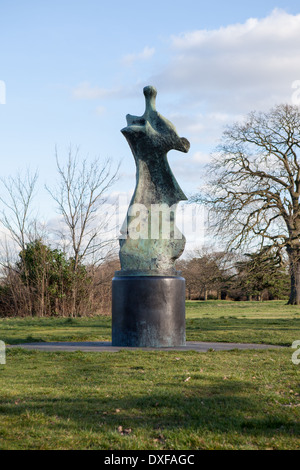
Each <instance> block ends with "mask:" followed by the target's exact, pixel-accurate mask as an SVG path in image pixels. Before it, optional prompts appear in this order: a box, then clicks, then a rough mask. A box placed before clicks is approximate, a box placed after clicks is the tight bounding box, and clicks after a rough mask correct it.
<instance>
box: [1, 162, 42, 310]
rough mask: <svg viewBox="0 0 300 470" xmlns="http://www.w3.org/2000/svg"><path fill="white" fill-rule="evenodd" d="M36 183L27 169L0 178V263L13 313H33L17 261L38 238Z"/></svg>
mask: <svg viewBox="0 0 300 470" xmlns="http://www.w3.org/2000/svg"><path fill="white" fill-rule="evenodd" d="M37 180H38V173H37V171H35V172H34V173H31V172H30V170H29V169H27V170H26V171H25V172H24V173H21V172H18V173H17V174H16V176H9V177H7V178H1V183H2V185H1V191H0V201H1V203H2V207H1V211H0V220H1V223H2V226H3V227H4V229H5V230H4V237H3V238H2V240H1V245H2V246H1V259H0V263H1V266H2V275H3V278H4V279H5V285H6V286H7V287H8V289H9V292H10V293H11V304H12V305H13V308H14V312H15V314H17V313H20V312H22V314H31V313H32V306H33V302H32V296H31V294H30V288H29V279H28V272H27V271H26V270H25V272H24V276H25V280H24V282H21V279H20V276H19V272H18V269H17V268H16V260H17V259H18V254H19V253H22V252H24V250H25V248H26V244H27V243H28V242H30V241H32V240H33V239H34V238H36V237H37V236H38V235H37V231H38V229H37V225H38V223H37V215H36V214H34V209H33V199H34V193H35V188H36V184H37Z"/></svg>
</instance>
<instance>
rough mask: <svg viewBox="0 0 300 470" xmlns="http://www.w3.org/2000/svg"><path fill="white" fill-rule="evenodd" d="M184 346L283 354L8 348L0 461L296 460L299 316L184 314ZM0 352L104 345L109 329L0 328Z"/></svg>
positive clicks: (242, 305)
mask: <svg viewBox="0 0 300 470" xmlns="http://www.w3.org/2000/svg"><path fill="white" fill-rule="evenodd" d="M186 306H187V308H186V310H187V324H186V333H187V340H188V341H212V342H215V341H217V342H218V341H222V342H244V343H265V344H270V345H281V346H283V347H282V348H281V349H269V350H245V351H240V350H239V351H238V350H232V351H218V352H217V351H214V350H213V349H211V350H209V351H208V352H207V353H199V352H194V351H142V350H138V351H125V350H122V351H120V352H112V353H110V352H101V353H83V352H70V353H67V352H53V353H52V352H51V353H49V352H40V351H27V350H24V349H21V348H13V349H9V348H7V352H6V364H5V365H4V364H3V365H0V377H1V397H0V400H1V401H0V416H1V419H0V449H2V450H4V449H26V450H27V449H78V450H79V449H112V450H117V449H130V450H135V449H146V450H152V449H153V450H154V449H155V450H160V449H164V450H173V449H174V450H175V449H178V450H184V449H187V450H197V449H235V450H238V449H250V450H256V449H280V450H287V449H292V450H295V449H299V448H300V380H299V377H300V375H299V372H300V364H299V365H297V364H294V363H293V362H292V354H293V353H294V352H295V350H294V349H292V348H291V345H292V343H293V342H294V341H296V340H300V307H297V306H288V305H286V304H285V302H283V301H273V302H226V301H207V302H187V304H186ZM0 339H1V340H2V341H4V342H5V343H6V344H20V343H24V342H34V341H38V342H40V341H109V340H110V339H111V318H110V317H109V316H97V317H92V318H6V319H0Z"/></svg>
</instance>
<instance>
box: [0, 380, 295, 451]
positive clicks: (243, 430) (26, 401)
mask: <svg viewBox="0 0 300 470" xmlns="http://www.w3.org/2000/svg"><path fill="white" fill-rule="evenodd" d="M194 378H195V377H194ZM80 384H82V381H78V384H76V380H75V381H74V384H73V385H74V396H71V394H70V391H69V392H68V393H69V396H66V394H62V395H61V396H59V397H55V398H50V397H48V398H44V397H39V396H36V397H31V396H24V397H23V402H22V401H20V402H14V403H12V402H9V403H4V402H2V404H1V405H0V409H1V413H2V414H3V415H6V416H8V417H9V418H13V417H15V418H17V417H19V418H20V420H21V421H22V426H24V416H27V417H30V416H36V415H38V416H41V415H42V422H43V424H42V426H43V427H44V433H45V428H47V427H48V428H49V429H50V428H51V432H53V431H54V430H55V429H56V430H57V431H59V432H60V434H62V433H64V432H66V433H70V432H72V433H80V432H81V431H86V430H89V431H90V432H94V433H100V434H101V433H102V435H103V437H102V439H104V440H105V439H106V440H107V445H108V446H109V445H110V444H109V437H105V436H106V433H107V432H115V433H117V434H118V427H119V426H122V427H123V428H124V429H125V428H130V432H131V437H132V436H134V435H141V434H142V435H146V436H147V439H148V441H149V439H150V440H151V439H152V440H155V439H156V440H158V441H159V446H160V448H164V449H168V448H170V447H169V445H171V444H170V443H171V439H172V436H173V437H174V435H175V433H176V435H178V439H177V442H178V443H179V446H180V440H181V442H184V441H185V440H186V439H187V440H188V439H191V436H194V437H195V436H198V438H200V437H204V436H205V435H207V433H212V434H214V435H216V436H220V434H223V435H224V438H225V435H226V434H228V436H229V437H228V441H230V436H232V435H235V436H236V435H246V436H247V435H248V436H252V437H253V436H255V437H265V438H272V437H274V436H276V435H277V434H278V433H280V435H281V436H286V437H288V436H290V437H291V436H295V435H296V433H299V432H300V429H299V423H297V421H296V420H293V417H291V416H288V415H287V413H280V410H279V411H277V412H276V413H275V412H274V413H273V414H269V415H268V414H265V413H264V412H263V410H262V408H261V407H262V404H261V403H260V402H259V400H258V399H256V400H255V398H254V395H255V394H253V398H250V399H249V392H250V395H251V389H253V392H254V387H253V385H252V384H251V383H248V382H242V381H233V380H232V381H223V380H221V379H220V378H219V377H215V378H214V377H210V384H209V385H207V384H206V385H205V384H203V385H197V386H188V387H184V386H181V390H179V389H178V387H177V390H174V384H172V383H170V384H166V383H162V384H156V387H160V390H157V391H153V392H151V393H146V392H145V393H144V394H142V392H139V394H136V395H135V392H134V391H133V389H131V390H128V396H126V397H121V398H113V397H105V398H97V397H91V396H90V397H88V396H86V397H80V396H79V394H78V392H77V393H76V386H77V385H78V386H79V385H80ZM245 389H246V390H247V394H248V395H247V397H246V396H243V395H244V392H245ZM91 393H93V390H92V388H91ZM45 418H46V419H45ZM47 418H48V419H47ZM46 432H47V431H46ZM157 436H160V437H159V438H157ZM168 439H169V440H168ZM172 445H173V444H172ZM181 445H182V444H181ZM148 446H149V444H148ZM108 448H109V447H108ZM171 448H172V447H171ZM179 448H180V447H179Z"/></svg>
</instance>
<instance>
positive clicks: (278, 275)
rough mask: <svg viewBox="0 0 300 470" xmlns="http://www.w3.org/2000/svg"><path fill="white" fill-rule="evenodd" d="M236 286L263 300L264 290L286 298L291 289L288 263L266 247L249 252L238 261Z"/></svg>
mask: <svg viewBox="0 0 300 470" xmlns="http://www.w3.org/2000/svg"><path fill="white" fill-rule="evenodd" d="M236 269H237V274H236V282H235V288H236V289H239V290H240V291H241V292H243V293H244V294H246V295H247V297H248V298H249V300H252V299H253V298H254V297H255V298H257V299H258V300H262V295H263V292H264V291H267V293H268V295H269V296H271V297H272V298H284V297H285V296H286V295H287V293H288V291H289V275H288V270H287V266H286V263H284V262H283V260H282V259H281V258H279V257H278V256H276V252H274V251H273V252H272V250H270V249H268V247H266V248H265V249H264V250H262V251H261V252H259V253H248V254H246V255H245V256H244V260H242V261H239V262H237V263H236Z"/></svg>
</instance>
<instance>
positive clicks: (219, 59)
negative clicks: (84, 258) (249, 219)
mask: <svg viewBox="0 0 300 470" xmlns="http://www.w3.org/2000/svg"><path fill="white" fill-rule="evenodd" d="M0 17H1V29H0V44H1V49H0V50H1V61H0V123H1V126H0V155H1V161H2V166H1V176H8V175H13V174H15V173H16V171H17V170H19V171H21V172H22V171H25V169H26V168H28V167H29V168H31V169H32V170H35V169H36V168H38V171H39V181H40V189H39V194H38V198H37V200H36V204H37V205H40V211H41V213H44V216H45V217H52V212H53V213H54V210H55V208H54V204H53V205H52V202H51V201H50V200H49V199H48V195H47V193H46V192H45V191H44V189H43V187H44V184H45V183H47V184H48V185H49V184H51V183H52V182H53V181H54V179H55V175H56V170H55V146H56V147H57V149H58V154H59V157H60V159H61V160H62V161H63V160H64V159H65V158H66V157H67V150H68V147H69V145H70V144H72V145H73V146H80V150H81V155H82V156H83V157H88V158H91V159H92V158H93V157H95V156H100V157H103V158H104V159H105V158H107V157H111V158H113V159H114V161H115V162H116V164H117V162H119V161H121V177H120V179H119V181H118V184H117V185H116V186H115V187H114V188H113V193H114V195H116V194H118V193H120V194H122V195H123V196H124V195H128V197H129V196H130V195H131V194H132V191H133V189H134V185H135V166H134V161H133V157H132V155H131V152H130V149H129V147H128V145H127V142H126V141H125V139H124V137H123V136H122V134H121V133H120V129H121V128H122V127H124V126H125V125H126V120H125V116H126V114H127V113H130V114H135V115H141V114H143V112H144V97H143V93H142V89H143V87H144V86H146V85H154V86H155V87H156V88H157V90H158V96H157V109H158V111H159V112H160V113H161V114H163V115H164V116H165V117H167V118H168V119H170V120H171V121H172V122H173V123H174V124H175V126H176V128H177V131H178V133H179V135H180V136H184V137H186V138H188V139H189V140H190V142H191V148H190V151H189V153H188V154H182V153H180V152H176V151H172V152H170V154H169V162H170V165H171V168H172V169H173V172H174V174H175V176H176V178H177V180H178V182H179V184H180V185H181V187H182V189H183V190H184V191H185V192H186V194H187V195H190V194H192V193H193V192H195V191H196V190H197V187H199V186H200V185H201V179H202V172H203V166H204V164H205V163H206V162H207V161H208V160H209V154H210V152H211V151H212V150H213V149H214V148H215V146H216V144H217V142H218V139H219V138H220V137H221V135H222V131H223V129H224V126H225V125H226V124H228V123H230V122H233V121H236V120H238V119H241V118H242V116H244V115H245V114H247V113H249V112H250V111H252V110H255V109H259V110H261V109H269V108H270V107H271V106H273V105H275V104H278V103H282V102H288V103H294V104H300V92H299V91H300V57H299V56H300V5H299V1H294V0H285V1H284V0H277V1H276V0H263V1H261V0H259V1H258V0H252V1H251V2H241V1H234V0H227V1H226V2H225V1H224V0H222V1H221V0H219V1H218V0H210V1H209V2H207V1H202V0H185V1H182V0H180V1H179V0H163V1H161V0H160V1H158V0H152V1H151V2H148V3H145V2H141V1H137V0H130V1H127V2H124V1H123V0H122V1H121V0H110V1H104V0H51V1H50V0H43V1H41V0H10V1H9V0H1V2H0ZM125 206H126V204H125ZM199 233H200V232H199V231H198V235H199ZM185 234H186V237H187V239H188V242H189V243H190V244H191V243H194V244H197V243H198V242H199V240H200V239H199V238H198V239H197V236H198V235H197V234H196V233H193V234H192V233H190V229H188V233H185ZM199 237H200V235H199ZM200 238H201V237H200Z"/></svg>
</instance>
